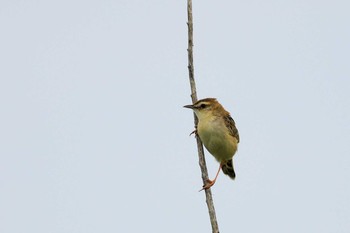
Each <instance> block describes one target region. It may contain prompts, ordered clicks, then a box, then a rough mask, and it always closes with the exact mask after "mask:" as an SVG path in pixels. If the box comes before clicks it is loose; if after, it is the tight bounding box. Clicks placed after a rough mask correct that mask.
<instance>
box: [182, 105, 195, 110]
mask: <svg viewBox="0 0 350 233" xmlns="http://www.w3.org/2000/svg"><path fill="white" fill-rule="evenodd" d="M184 108H190V109H194V106H193V105H192V104H189V105H185V106H184Z"/></svg>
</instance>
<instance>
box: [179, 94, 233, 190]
mask: <svg viewBox="0 0 350 233" xmlns="http://www.w3.org/2000/svg"><path fill="white" fill-rule="evenodd" d="M184 107H186V108H191V109H193V111H194V112H195V114H196V116H197V117H198V126H197V135H198V136H199V138H200V139H201V141H202V142H203V144H204V146H205V148H206V149H207V150H208V151H209V152H210V153H211V154H212V155H213V156H214V157H215V159H216V160H217V161H218V162H219V163H220V167H219V171H220V168H222V171H223V172H224V174H226V175H228V176H229V177H230V178H232V179H234V178H235V177H236V174H235V171H234V168H233V161H232V158H233V156H234V154H235V153H236V151H237V146H238V143H239V134H238V130H237V128H236V124H235V121H234V120H233V119H232V117H231V116H230V113H229V112H228V111H226V110H225V109H224V107H223V106H222V105H221V104H220V103H219V102H218V101H217V100H216V99H214V98H206V99H201V100H199V101H197V102H196V103H194V104H193V105H186V106H184ZM219 171H218V173H219ZM217 175H218V174H217ZM217 175H216V177H215V179H214V180H213V181H208V184H206V185H204V188H205V189H206V188H210V187H211V186H212V185H213V184H214V183H215V180H216V178H217Z"/></svg>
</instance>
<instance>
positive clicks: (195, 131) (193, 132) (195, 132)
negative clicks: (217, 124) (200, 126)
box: [189, 129, 197, 136]
mask: <svg viewBox="0 0 350 233" xmlns="http://www.w3.org/2000/svg"><path fill="white" fill-rule="evenodd" d="M192 134H195V135H196V136H197V129H195V130H193V131H192V133H190V135H189V136H191V135H192Z"/></svg>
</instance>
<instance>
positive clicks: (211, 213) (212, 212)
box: [187, 0, 219, 233]
mask: <svg viewBox="0 0 350 233" xmlns="http://www.w3.org/2000/svg"><path fill="white" fill-rule="evenodd" d="M187 20H188V21H187V26H188V48H187V52H188V73H189V79H190V85H191V98H192V103H195V102H196V101H197V92H196V83H195V80H194V66H193V19H192V0H187ZM197 123H198V119H197V117H196V115H194V124H195V126H197ZM196 140H197V148H198V157H199V166H200V168H201V171H202V179H203V184H205V183H206V181H207V180H208V169H207V165H206V163H205V157H204V151H203V144H202V142H201V140H200V138H199V137H196ZM205 196H206V203H207V206H208V211H209V216H210V222H211V227H212V232H213V233H219V226H218V222H217V220H216V214H215V208H214V203H213V197H212V194H211V190H210V189H206V190H205Z"/></svg>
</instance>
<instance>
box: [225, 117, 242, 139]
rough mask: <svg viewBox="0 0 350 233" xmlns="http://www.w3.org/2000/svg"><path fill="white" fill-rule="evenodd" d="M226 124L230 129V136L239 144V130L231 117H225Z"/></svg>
mask: <svg viewBox="0 0 350 233" xmlns="http://www.w3.org/2000/svg"><path fill="white" fill-rule="evenodd" d="M225 124H226V127H227V128H228V129H229V131H230V134H231V135H232V136H233V137H235V138H237V142H239V133H238V130H237V128H236V123H235V121H234V120H233V119H232V117H231V116H230V115H228V116H226V117H225Z"/></svg>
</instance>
